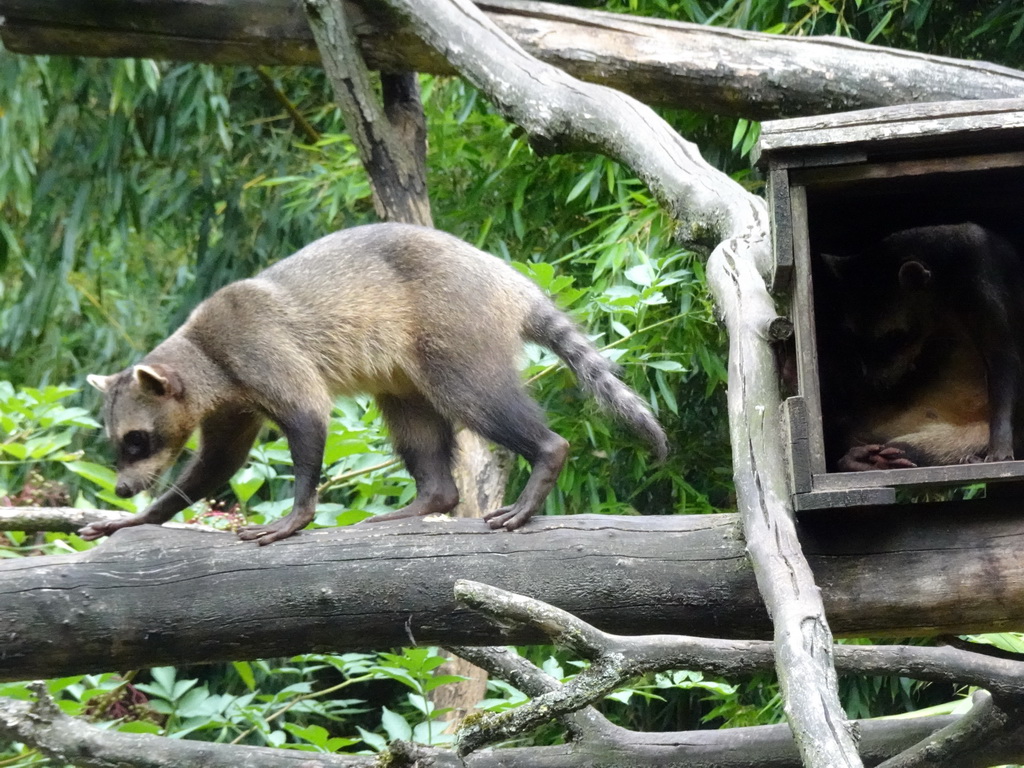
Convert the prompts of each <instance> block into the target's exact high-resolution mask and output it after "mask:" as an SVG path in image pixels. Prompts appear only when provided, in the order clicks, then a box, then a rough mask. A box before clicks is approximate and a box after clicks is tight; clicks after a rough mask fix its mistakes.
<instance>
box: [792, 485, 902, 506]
mask: <svg viewBox="0 0 1024 768" xmlns="http://www.w3.org/2000/svg"><path fill="white" fill-rule="evenodd" d="M895 503H896V491H895V490H894V489H892V488H855V489H847V490H842V491H811V492H810V493H798V494H795V495H794V496H793V509H794V510H795V511H797V512H826V511H835V510H837V509H852V508H854V507H872V506H882V505H885V504H895Z"/></svg>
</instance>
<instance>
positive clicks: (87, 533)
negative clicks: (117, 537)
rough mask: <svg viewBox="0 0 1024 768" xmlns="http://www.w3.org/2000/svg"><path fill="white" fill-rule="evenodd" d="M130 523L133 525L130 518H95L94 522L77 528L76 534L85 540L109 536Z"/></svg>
mask: <svg viewBox="0 0 1024 768" xmlns="http://www.w3.org/2000/svg"><path fill="white" fill-rule="evenodd" d="M132 525H135V523H133V522H132V518H128V519H126V520H97V521H96V522H94V523H89V524H88V525H85V526H82V527H81V528H79V529H78V535H79V537H80V538H83V539H85V540H86V541H94V540H96V539H99V538H102V537H103V536H110V535H111V534H112V533H115V532H116V531H119V530H121V529H122V528H128V527H129V526H132Z"/></svg>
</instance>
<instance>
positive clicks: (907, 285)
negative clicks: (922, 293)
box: [899, 261, 932, 291]
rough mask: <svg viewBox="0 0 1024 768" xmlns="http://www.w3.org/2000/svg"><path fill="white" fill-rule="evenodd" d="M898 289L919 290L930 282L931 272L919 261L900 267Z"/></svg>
mask: <svg viewBox="0 0 1024 768" xmlns="http://www.w3.org/2000/svg"><path fill="white" fill-rule="evenodd" d="M899 280H900V288H904V289H905V290H908V291H912V290H920V289H921V288H924V287H925V286H926V285H928V283H930V282H931V280H932V271H931V270H930V269H928V266H927V265H926V264H924V262H921V261H908V262H907V263H906V264H904V265H903V266H902V267H900V274H899Z"/></svg>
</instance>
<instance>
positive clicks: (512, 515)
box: [484, 504, 533, 531]
mask: <svg viewBox="0 0 1024 768" xmlns="http://www.w3.org/2000/svg"><path fill="white" fill-rule="evenodd" d="M531 517H533V510H532V509H527V508H521V507H520V506H519V505H518V504H510V505H509V506H507V507H499V508H498V509H496V510H494V511H493V512H488V513H487V514H486V515H484V521H485V522H486V523H487V524H488V525H489V526H490V527H491V528H492V529H496V528H504V529H505V530H506V531H514V530H515V529H516V528H522V527H523V526H524V525H526V522H527V521H528V520H529V519H530V518H531Z"/></svg>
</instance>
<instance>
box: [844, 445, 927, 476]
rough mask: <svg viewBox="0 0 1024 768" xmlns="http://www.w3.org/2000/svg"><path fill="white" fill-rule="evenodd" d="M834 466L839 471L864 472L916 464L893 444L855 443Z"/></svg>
mask: <svg viewBox="0 0 1024 768" xmlns="http://www.w3.org/2000/svg"><path fill="white" fill-rule="evenodd" d="M836 466H837V468H838V469H839V471H840V472H866V471H868V470H872V469H909V468H911V467H916V466H917V465H916V464H915V463H914V462H912V461H911V460H910V459H908V458H907V455H906V453H904V451H903V449H902V448H898V447H896V446H895V445H855V446H854V447H853V448H851V449H850V450H848V451H847V452H846V454H845V455H844V456H843V458H841V459H840V460H839V461H838V462H837V464H836Z"/></svg>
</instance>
